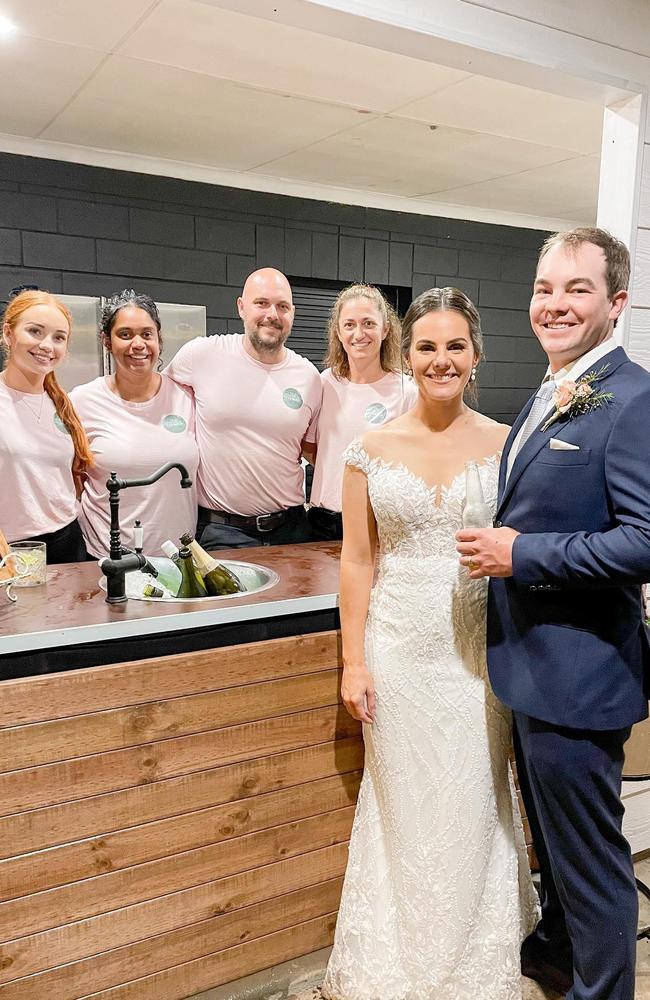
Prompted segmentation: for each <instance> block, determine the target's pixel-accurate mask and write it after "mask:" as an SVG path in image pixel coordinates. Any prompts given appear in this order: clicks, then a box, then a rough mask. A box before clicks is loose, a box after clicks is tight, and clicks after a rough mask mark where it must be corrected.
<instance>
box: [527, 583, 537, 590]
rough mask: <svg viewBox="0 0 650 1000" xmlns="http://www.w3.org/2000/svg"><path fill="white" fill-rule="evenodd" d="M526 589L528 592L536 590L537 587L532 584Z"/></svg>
mask: <svg viewBox="0 0 650 1000" xmlns="http://www.w3.org/2000/svg"><path fill="white" fill-rule="evenodd" d="M528 589H529V590H537V587H536V586H535V584H534V583H532V584H531V585H530V587H529V588H528Z"/></svg>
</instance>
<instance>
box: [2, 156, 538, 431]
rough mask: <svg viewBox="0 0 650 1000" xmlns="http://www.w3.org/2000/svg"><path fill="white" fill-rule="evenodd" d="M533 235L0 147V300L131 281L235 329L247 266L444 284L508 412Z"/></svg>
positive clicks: (527, 361) (498, 407)
mask: <svg viewBox="0 0 650 1000" xmlns="http://www.w3.org/2000/svg"><path fill="white" fill-rule="evenodd" d="M544 236H545V233H543V232H540V231H538V230H527V229H515V228H510V227H507V226H493V225H487V224H483V223H476V222H468V221H463V220H459V219H441V218H433V217H430V216H423V215H410V214H406V213H400V212H389V211H383V210H378V209H371V208H363V207H361V206H355V205H339V204H330V203H328V202H321V201H310V200H308V199H302V198H290V197H286V196H283V195H274V194H267V193H264V192H257V191H245V190H240V189H237V188H223V187H217V186H213V185H209V184H199V183H194V182H191V181H183V180H177V179H174V178H166V177H156V176H150V175H147V174H132V173H127V172H124V171H116V170H107V169H103V168H98V167H87V166H82V165H79V164H73V163H63V162H60V161H55V160H43V159H35V158H31V157H25V156H13V155H11V154H7V153H3V154H0V300H4V299H5V298H6V295H7V292H8V291H9V289H10V288H11V287H12V286H14V285H17V284H20V283H22V282H35V283H36V284H39V285H41V286H42V287H44V288H49V289H50V290H51V291H52V292H65V293H68V294H75V295H107V294H111V293H113V292H115V291H118V290H119V289H121V288H123V287H124V286H131V285H134V286H135V287H136V288H140V289H141V290H143V291H147V292H149V294H151V295H152V296H153V297H154V298H156V299H158V300H160V301H167V302H189V303H199V304H202V305H205V306H206V310H207V315H208V330H209V332H210V333H226V332H233V331H237V330H239V329H240V324H239V320H238V318H237V311H236V306H235V300H236V298H237V295H238V294H239V292H240V290H241V285H242V281H243V279H244V278H245V277H246V275H247V274H249V273H250V271H252V270H253V269H254V268H255V267H259V266H263V265H273V266H275V267H279V268H281V269H282V270H284V271H285V272H286V273H287V275H288V276H289V277H290V278H294V279H300V278H302V279H309V278H318V279H330V280H335V281H345V282H347V281H353V280H357V279H363V280H366V281H370V282H376V283H378V284H391V285H400V286H405V287H409V288H412V290H413V294H414V295H417V294H419V293H420V292H421V291H423V290H424V289H426V288H430V287H431V286H432V285H456V286H457V287H459V288H462V289H463V290H464V291H465V292H467V294H468V295H470V296H471V297H472V298H473V299H474V301H475V302H476V303H477V305H478V307H479V309H480V312H481V317H482V322H483V329H484V333H485V348H486V355H487V361H486V363H485V364H484V365H483V366H482V369H481V373H480V384H481V392H480V404H479V405H480V408H481V410H483V411H484V412H485V413H489V414H490V415H491V416H495V417H497V418H498V419H502V420H505V421H508V422H511V421H512V420H513V418H514V416H515V415H516V414H517V413H518V411H519V409H520V408H521V406H522V405H523V403H524V402H525V401H526V399H527V398H528V397H529V396H530V394H531V392H532V390H533V389H534V388H535V387H536V386H537V385H538V384H539V382H540V380H541V377H542V374H543V371H544V367H545V366H544V357H543V355H542V352H541V350H540V349H539V347H538V345H537V342H536V340H535V338H534V336H533V334H532V333H531V331H530V326H529V323H528V300H529V297H530V287H531V282H532V277H533V274H534V270H535V259H536V251H537V249H538V248H539V246H540V244H541V242H542V240H543V239H544Z"/></svg>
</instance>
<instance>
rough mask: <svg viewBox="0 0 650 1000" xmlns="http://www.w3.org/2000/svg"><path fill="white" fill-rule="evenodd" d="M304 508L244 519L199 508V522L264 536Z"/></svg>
mask: <svg viewBox="0 0 650 1000" xmlns="http://www.w3.org/2000/svg"><path fill="white" fill-rule="evenodd" d="M304 511H305V508H304V507H303V505H302V504H298V505H297V506H296V507H287V509H286V510H276V511H273V513H272V514H252V515H251V516H250V517H245V516H244V515H242V514H227V513H226V512H225V511H223V510H211V509H210V508H209V507H199V521H201V522H203V523H205V524H229V525H231V526H232V527H233V528H243V529H245V530H248V531H251V530H253V531H257V532H259V533H260V534H262V535H263V534H265V533H266V532H269V531H275V530H276V528H280V527H281V526H282V525H283V524H285V523H286V522H287V521H293V520H295V519H296V517H297V516H298V515H299V514H300V513H301V512H302V513H303V514H304Z"/></svg>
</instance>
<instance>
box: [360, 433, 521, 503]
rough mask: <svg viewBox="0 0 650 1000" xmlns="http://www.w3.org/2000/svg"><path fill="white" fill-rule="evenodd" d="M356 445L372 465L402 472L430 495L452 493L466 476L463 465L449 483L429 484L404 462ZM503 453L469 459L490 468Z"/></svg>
mask: <svg viewBox="0 0 650 1000" xmlns="http://www.w3.org/2000/svg"><path fill="white" fill-rule="evenodd" d="M355 445H356V447H357V448H358V449H359V451H362V452H363V454H364V455H365V456H366V458H367V459H368V461H369V462H370V464H371V466H372V465H376V466H381V467H383V468H384V469H388V470H389V471H393V472H401V473H403V474H404V475H406V476H408V477H409V479H412V480H413V481H414V482H416V483H419V484H420V486H422V487H423V488H424V489H425V490H426V491H427V493H428V494H429V495H431V494H432V493H433V494H435V496H436V497H437V496H441V497H442V496H444V495H445V494H448V493H450V492H451V491H452V490H453V488H454V486H455V485H456V483H457V482H458V481H459V480H461V479H463V478H464V476H465V467H463V468H462V469H461V470H460V471H459V472H458V473H457V474H456V475H455V476H454V477H453V478H452V479H451V481H450V482H449V483H432V484H431V485H429V483H427V481H426V479H425V478H424V477H423V476H421V475H420V474H419V473H417V472H414V471H413V469H409V467H408V465H405V464H404V462H391V461H390V460H389V459H386V458H383V456H381V455H376V456H374V457H373V456H372V455H369V454H368V452H367V451H366V449H365V448H364V447H363V445H362V444H361V442H360V441H356V442H355ZM501 455H502V452H500V451H496V452H494V454H493V455H487V456H486V457H485V458H481V459H478V458H477V459H468V461H475V462H476V464H477V465H478V467H479V469H483V468H490V467H493V466H494V465H497V466H498V463H499V462H500V461H501ZM436 506H438V504H436Z"/></svg>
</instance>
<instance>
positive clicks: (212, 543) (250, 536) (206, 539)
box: [196, 505, 309, 551]
mask: <svg viewBox="0 0 650 1000" xmlns="http://www.w3.org/2000/svg"><path fill="white" fill-rule="evenodd" d="M196 539H197V541H198V542H199V544H200V545H202V546H203V548H204V549H207V550H208V551H214V550H215V549H245V548H255V547H257V546H259V545H295V544H296V543H298V542H308V541H309V525H308V524H307V514H306V512H305V508H304V507H303V506H302V505H301V506H299V507H292V508H291V509H290V510H288V511H287V517H286V519H285V521H284V522H283V524H281V525H280V526H279V527H278V528H275V529H274V530H273V531H257V530H256V529H255V528H236V527H235V526H234V525H232V524H215V523H214V522H211V521H209V520H208V519H207V518H206V517H204V516H203V515H202V513H201V509H199V519H198V522H197V525H196Z"/></svg>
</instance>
